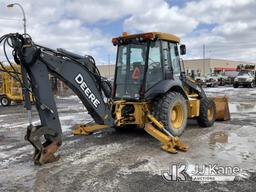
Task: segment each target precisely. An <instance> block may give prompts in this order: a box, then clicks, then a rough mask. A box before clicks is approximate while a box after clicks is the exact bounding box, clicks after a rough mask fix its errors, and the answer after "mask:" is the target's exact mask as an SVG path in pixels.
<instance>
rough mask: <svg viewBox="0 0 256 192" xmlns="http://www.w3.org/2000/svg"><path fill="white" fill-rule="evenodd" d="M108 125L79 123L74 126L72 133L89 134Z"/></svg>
mask: <svg viewBox="0 0 256 192" xmlns="http://www.w3.org/2000/svg"><path fill="white" fill-rule="evenodd" d="M107 128H109V126H108V125H99V124H81V125H77V126H75V128H74V130H73V134H74V135H90V134H92V133H93V132H95V131H98V130H100V129H107Z"/></svg>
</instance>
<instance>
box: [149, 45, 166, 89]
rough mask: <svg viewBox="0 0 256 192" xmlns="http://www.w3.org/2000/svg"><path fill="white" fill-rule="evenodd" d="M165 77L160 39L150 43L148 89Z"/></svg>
mask: <svg viewBox="0 0 256 192" xmlns="http://www.w3.org/2000/svg"><path fill="white" fill-rule="evenodd" d="M162 79H163V72H162V64H161V51H160V41H151V42H150V45H149V55H148V70H147V84H146V89H149V88H151V87H152V86H153V85H155V84H156V83H158V82H159V81H161V80H162Z"/></svg>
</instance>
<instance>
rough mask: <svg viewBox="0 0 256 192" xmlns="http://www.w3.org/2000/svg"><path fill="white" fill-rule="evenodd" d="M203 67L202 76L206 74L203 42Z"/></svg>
mask: <svg viewBox="0 0 256 192" xmlns="http://www.w3.org/2000/svg"><path fill="white" fill-rule="evenodd" d="M203 69H204V76H206V69H205V44H203Z"/></svg>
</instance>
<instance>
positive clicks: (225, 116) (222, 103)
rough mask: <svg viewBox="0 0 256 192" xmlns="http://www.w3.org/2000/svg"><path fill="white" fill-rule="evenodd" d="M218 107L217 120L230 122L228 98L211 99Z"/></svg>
mask: <svg viewBox="0 0 256 192" xmlns="http://www.w3.org/2000/svg"><path fill="white" fill-rule="evenodd" d="M210 99H213V101H214V103H215V105H216V120H218V121H228V120H230V112H229V107H228V98H227V97H226V96H224V97H210Z"/></svg>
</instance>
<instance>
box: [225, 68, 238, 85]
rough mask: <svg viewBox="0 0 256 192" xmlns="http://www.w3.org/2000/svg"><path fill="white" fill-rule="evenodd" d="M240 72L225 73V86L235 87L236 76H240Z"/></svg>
mask: <svg viewBox="0 0 256 192" xmlns="http://www.w3.org/2000/svg"><path fill="white" fill-rule="evenodd" d="M238 73H239V72H238V71H226V72H225V77H226V79H225V84H226V85H233V84H234V80H235V78H236V76H237V75H238Z"/></svg>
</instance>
